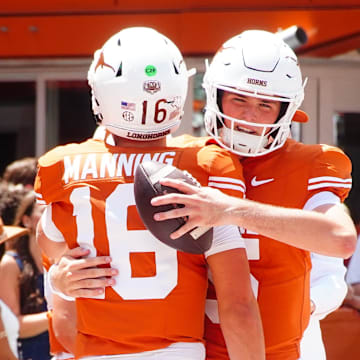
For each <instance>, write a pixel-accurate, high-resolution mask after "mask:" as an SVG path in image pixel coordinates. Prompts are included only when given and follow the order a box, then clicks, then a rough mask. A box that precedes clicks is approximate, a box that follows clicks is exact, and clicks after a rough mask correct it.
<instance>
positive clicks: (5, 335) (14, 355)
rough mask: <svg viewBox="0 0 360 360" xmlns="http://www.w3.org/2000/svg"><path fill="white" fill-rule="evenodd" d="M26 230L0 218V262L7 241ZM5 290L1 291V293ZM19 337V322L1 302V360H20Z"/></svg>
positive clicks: (0, 301)
mask: <svg viewBox="0 0 360 360" xmlns="http://www.w3.org/2000/svg"><path fill="white" fill-rule="evenodd" d="M26 232H27V230H26V229H24V228H20V227H15V226H4V224H3V220H2V219H1V217H0V261H1V259H2V257H3V255H4V253H5V241H7V240H11V239H13V238H15V237H17V236H22V235H24V234H25V233H26ZM3 290H4V289H3V288H1V290H0V297H1V292H2V291H3ZM18 336H19V320H18V318H17V317H16V316H15V314H14V313H13V312H12V311H11V310H10V309H9V307H8V306H7V305H6V304H5V303H4V302H3V301H2V300H0V359H1V360H16V359H18V350H17V338H18Z"/></svg>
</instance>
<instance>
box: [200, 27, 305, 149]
mask: <svg viewBox="0 0 360 360" xmlns="http://www.w3.org/2000/svg"><path fill="white" fill-rule="evenodd" d="M203 87H204V89H205V91H206V97H207V103H206V108H205V117H204V119H205V128H206V131H207V132H208V133H209V134H210V136H212V137H213V138H214V139H215V140H216V141H217V142H218V143H219V144H220V145H221V146H223V147H225V148H226V149H228V150H230V151H231V152H233V153H236V154H238V155H242V156H259V155H264V154H267V153H269V152H271V151H274V150H276V149H278V148H280V147H281V146H283V145H284V143H285V141H286V139H287V138H288V136H289V134H290V124H291V119H292V117H293V116H294V114H295V112H296V110H297V109H298V107H299V106H300V105H301V103H302V101H303V98H304V85H303V83H302V77H301V72H300V68H299V65H298V62H297V57H296V55H295V53H294V52H293V51H292V50H291V48H290V47H289V46H288V45H286V44H285V42H284V41H283V40H282V39H281V38H280V37H279V36H278V35H275V34H272V33H270V32H267V31H261V30H248V31H245V32H243V33H241V34H240V35H238V36H235V37H233V38H231V39H230V40H228V41H226V42H225V43H224V44H223V46H222V47H221V48H220V49H219V51H218V52H217V53H216V54H215V56H214V58H213V60H212V62H211V64H210V66H208V68H207V70H206V73H205V76H204V82H203ZM221 91H229V92H233V93H237V94H241V95H245V96H254V97H257V98H261V99H268V100H276V101H281V103H282V105H281V110H280V114H279V118H278V119H277V121H276V122H275V123H274V124H270V125H269V124H267V125H265V124H260V123H252V122H251V123H250V122H247V121H245V120H243V119H235V118H232V117H230V116H227V115H225V114H224V113H223V112H222V106H221ZM224 119H228V120H230V121H231V127H226V126H225V125H224ZM236 125H239V126H240V127H241V125H252V126H255V127H259V128H260V129H261V135H255V134H253V133H247V132H243V131H238V130H235V129H236Z"/></svg>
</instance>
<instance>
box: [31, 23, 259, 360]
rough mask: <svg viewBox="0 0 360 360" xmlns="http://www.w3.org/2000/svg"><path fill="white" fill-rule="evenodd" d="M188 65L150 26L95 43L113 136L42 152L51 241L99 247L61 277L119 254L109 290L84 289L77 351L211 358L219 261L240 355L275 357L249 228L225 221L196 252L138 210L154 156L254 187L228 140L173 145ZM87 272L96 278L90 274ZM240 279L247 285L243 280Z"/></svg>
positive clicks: (226, 318)
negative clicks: (145, 164)
mask: <svg viewBox="0 0 360 360" xmlns="http://www.w3.org/2000/svg"><path fill="white" fill-rule="evenodd" d="M188 76H189V73H188V71H187V69H186V65H185V63H184V61H183V58H182V56H181V53H180V52H179V50H178V49H177V47H176V46H175V45H174V44H173V42H172V41H171V40H169V39H168V38H166V37H165V36H163V35H162V34H160V33H158V32H157V31H155V30H153V29H149V28H128V29H125V30H122V31H120V32H119V33H117V34H115V35H114V36H112V37H111V38H110V39H109V40H108V41H107V42H106V43H105V44H104V46H103V47H102V48H101V49H100V50H99V51H97V52H96V53H95V56H94V61H93V63H92V65H91V66H90V69H89V74H88V79H89V84H90V87H91V90H92V105H93V111H94V114H95V115H96V117H97V119H98V121H99V122H100V123H101V125H102V126H104V127H105V128H106V134H105V136H104V137H103V138H101V137H100V138H93V139H88V140H87V141H84V142H82V143H80V144H69V145H66V146H61V147H57V148H55V149H53V150H51V151H50V152H48V153H47V154H45V155H44V156H42V157H41V158H40V159H39V170H38V175H37V178H36V181H35V191H36V192H37V196H38V201H39V202H40V203H44V204H47V205H48V206H47V208H46V210H45V212H44V215H43V217H42V220H41V226H40V227H39V231H38V241H39V243H40V245H41V246H42V248H43V250H44V252H45V254H46V255H47V256H49V257H50V258H55V259H57V260H58V259H59V257H61V254H63V253H64V251H66V249H67V248H70V249H75V248H77V247H79V246H80V247H82V248H83V249H85V250H80V251H84V254H88V255H89V258H87V259H74V257H69V254H68V253H67V255H66V256H65V257H62V258H61V259H60V262H59V265H55V266H52V268H51V269H50V270H49V276H50V278H51V279H52V275H54V276H55V275H56V273H57V271H58V272H59V271H60V270H61V269H64V268H65V277H66V278H68V279H70V280H69V283H70V284H71V281H72V280H71V279H73V280H74V279H75V282H76V281H77V280H79V271H80V270H83V271H84V272H85V273H86V272H89V273H90V281H91V277H92V275H91V273H92V272H93V271H94V270H98V272H97V274H99V273H101V275H100V276H102V277H103V276H108V275H113V270H112V269H110V268H100V269H96V268H95V269H94V266H97V265H99V264H107V265H109V261H110V262H111V266H112V267H113V268H116V269H118V275H116V276H115V277H114V279H106V280H105V281H106V284H107V285H110V286H108V287H107V288H106V289H105V291H104V289H103V288H101V289H100V293H99V292H97V291H96V294H97V296H93V294H92V293H88V296H87V297H81V298H76V310H77V330H78V332H77V339H76V349H75V357H76V358H77V359H82V358H86V359H87V360H90V359H100V358H101V359H122V360H127V359H132V360H134V359H157V360H161V359H166V360H168V359H174V360H175V359H182V360H186V359H187V360H198V359H199V360H200V359H204V358H205V347H204V340H203V336H204V316H205V300H206V290H207V280H208V275H207V274H208V269H210V271H211V276H212V279H213V282H214V284H215V287H216V291H217V295H218V300H219V315H220V319H221V326H222V329H223V332H224V335H225V339H226V342H227V346H228V349H229V353H230V356H231V358H232V359H240V358H241V359H247V360H264V358H265V351H264V342H263V333H262V326H261V320H260V315H259V311H258V306H257V303H256V299H255V297H254V295H253V293H252V290H251V284H250V274H249V267H248V261H247V257H246V250H245V244H244V242H243V240H242V238H241V236H240V234H239V231H238V228H237V227H236V226H221V227H215V228H214V238H213V244H212V246H211V248H210V249H209V250H208V251H207V252H206V253H205V254H202V255H193V254H187V253H183V252H180V251H176V250H175V249H173V248H171V247H168V246H166V245H164V244H163V243H161V242H160V241H158V240H157V239H155V238H154V237H153V236H152V235H151V234H150V232H148V231H147V230H146V229H145V228H144V225H143V223H142V222H141V220H140V218H139V215H138V214H137V212H136V207H135V201H134V194H133V179H134V172H135V169H136V167H137V165H138V164H139V163H140V162H142V161H146V160H150V159H151V160H157V161H159V162H163V163H165V164H169V165H174V166H177V167H179V168H180V169H186V170H187V171H188V172H190V173H192V174H193V176H195V177H196V178H197V180H198V181H199V182H200V183H201V184H203V185H208V184H209V183H213V186H215V187H218V188H226V189H227V190H226V191H227V193H228V194H231V195H236V196H240V194H243V192H244V186H243V185H244V184H243V181H242V180H241V179H240V180H239V174H240V173H241V171H242V169H241V165H240V163H239V162H238V161H237V157H236V156H233V155H232V154H231V153H229V152H228V151H226V150H224V149H221V148H220V147H218V146H206V147H203V146H199V145H193V146H190V143H191V142H192V140H191V138H189V137H186V136H185V137H184V139H183V141H182V142H179V141H177V142H176V143H174V144H172V140H171V139H169V138H168V137H167V136H166V135H168V134H170V133H172V132H173V131H175V129H176V128H177V127H178V126H179V124H180V120H181V117H182V113H183V106H184V102H185V97H186V93H187V86H188ZM95 256H100V257H95ZM69 261H70V264H69ZM64 264H65V265H66V266H64ZM79 264H80V265H79ZM84 264H85V266H84ZM67 265H69V266H67ZM79 267H80V270H79ZM89 267H90V269H88V268H89ZM66 270H68V271H66ZM84 272H81V271H80V273H81V274H84ZM96 276H98V275H96ZM55 278H56V276H55ZM85 278H86V275H85ZM81 280H82V287H85V288H87V287H89V286H88V279H84V277H83V278H82V279H81ZM93 280H95V281H96V280H97V279H96V278H95V279H93ZM98 280H99V281H101V280H102V279H98ZM235 280H236V281H241V283H242V286H241V288H240V287H237V288H236V289H233V286H232V284H233V283H234V282H235ZM80 282H81V281H80ZM53 286H54V290H55V291H63V292H64V293H66V292H67V289H66V288H65V289H62V288H60V287H59V286H58V284H57V283H55V282H54V283H53ZM68 294H69V292H68ZM55 312H56V309H55Z"/></svg>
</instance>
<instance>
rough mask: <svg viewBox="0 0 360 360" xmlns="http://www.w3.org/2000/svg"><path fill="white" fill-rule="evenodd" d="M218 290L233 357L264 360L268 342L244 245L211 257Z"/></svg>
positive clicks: (219, 308) (210, 261) (225, 336)
mask: <svg viewBox="0 0 360 360" xmlns="http://www.w3.org/2000/svg"><path fill="white" fill-rule="evenodd" d="M207 261H208V264H209V267H210V270H211V273H212V281H213V283H214V286H215V289H216V295H217V299H218V310H219V318H220V325H221V330H222V332H223V335H224V338H225V342H226V346H227V350H228V353H229V355H230V359H243V360H260V359H261V360H264V359H265V345H264V337H263V330H262V324H261V319H260V314H259V309H258V306H257V302H256V299H255V297H254V295H253V292H252V289H251V285H250V273H249V265H248V260H247V257H246V251H245V249H243V248H238V249H232V250H227V251H224V252H220V253H216V254H214V255H211V256H209V257H208V258H207Z"/></svg>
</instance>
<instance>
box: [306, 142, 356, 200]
mask: <svg viewBox="0 0 360 360" xmlns="http://www.w3.org/2000/svg"><path fill="white" fill-rule="evenodd" d="M351 169H352V166H351V161H350V159H349V158H348V157H347V156H346V155H345V154H344V153H343V152H342V151H341V150H340V149H338V148H335V147H332V146H326V145H323V146H322V151H321V152H320V154H319V155H318V156H317V157H316V159H315V163H314V164H313V166H311V170H310V173H309V179H308V191H309V198H310V197H312V196H314V194H316V193H318V192H322V191H330V192H332V193H333V194H335V195H336V196H338V197H339V198H340V200H341V201H344V200H345V199H346V197H347V196H348V194H349V192H350V189H351V184H352V180H351Z"/></svg>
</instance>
